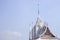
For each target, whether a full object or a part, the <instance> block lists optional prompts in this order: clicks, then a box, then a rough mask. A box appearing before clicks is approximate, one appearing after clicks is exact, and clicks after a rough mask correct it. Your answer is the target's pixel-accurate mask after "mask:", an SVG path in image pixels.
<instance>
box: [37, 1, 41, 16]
mask: <svg viewBox="0 0 60 40" xmlns="http://www.w3.org/2000/svg"><path fill="white" fill-rule="evenodd" d="M37 6H38V17H39V14H40V13H39V0H38V4H37Z"/></svg>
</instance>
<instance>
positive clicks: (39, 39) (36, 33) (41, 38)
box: [29, 4, 58, 40]
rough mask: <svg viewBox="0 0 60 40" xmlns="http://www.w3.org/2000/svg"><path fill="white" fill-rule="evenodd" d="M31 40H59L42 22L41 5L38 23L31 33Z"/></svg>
mask: <svg viewBox="0 0 60 40" xmlns="http://www.w3.org/2000/svg"><path fill="white" fill-rule="evenodd" d="M29 40H58V38H57V37H56V36H55V35H54V34H53V33H52V32H51V31H50V29H49V26H48V24H47V23H45V22H42V20H41V19H40V16H39V4H38V17H37V21H36V23H35V25H34V27H33V28H32V30H31V31H30V32H29Z"/></svg>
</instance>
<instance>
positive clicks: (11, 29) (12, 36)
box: [0, 0, 60, 40]
mask: <svg viewBox="0 0 60 40" xmlns="http://www.w3.org/2000/svg"><path fill="white" fill-rule="evenodd" d="M37 4H38V0H0V40H28V39H29V29H30V27H31V28H32V26H34V24H35V23H36V20H37V16H38V6H37ZM39 5H40V6H39V11H40V19H41V20H42V21H43V22H46V23H48V26H49V29H50V30H51V32H52V33H53V34H54V35H55V36H56V37H58V38H60V0H39ZM32 22H33V24H32ZM30 24H31V25H30Z"/></svg>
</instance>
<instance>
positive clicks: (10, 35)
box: [0, 31, 22, 40]
mask: <svg viewBox="0 0 60 40" xmlns="http://www.w3.org/2000/svg"><path fill="white" fill-rule="evenodd" d="M0 35H1V36H0V40H19V39H20V38H21V37H22V34H21V33H20V32H16V31H4V32H0Z"/></svg>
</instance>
